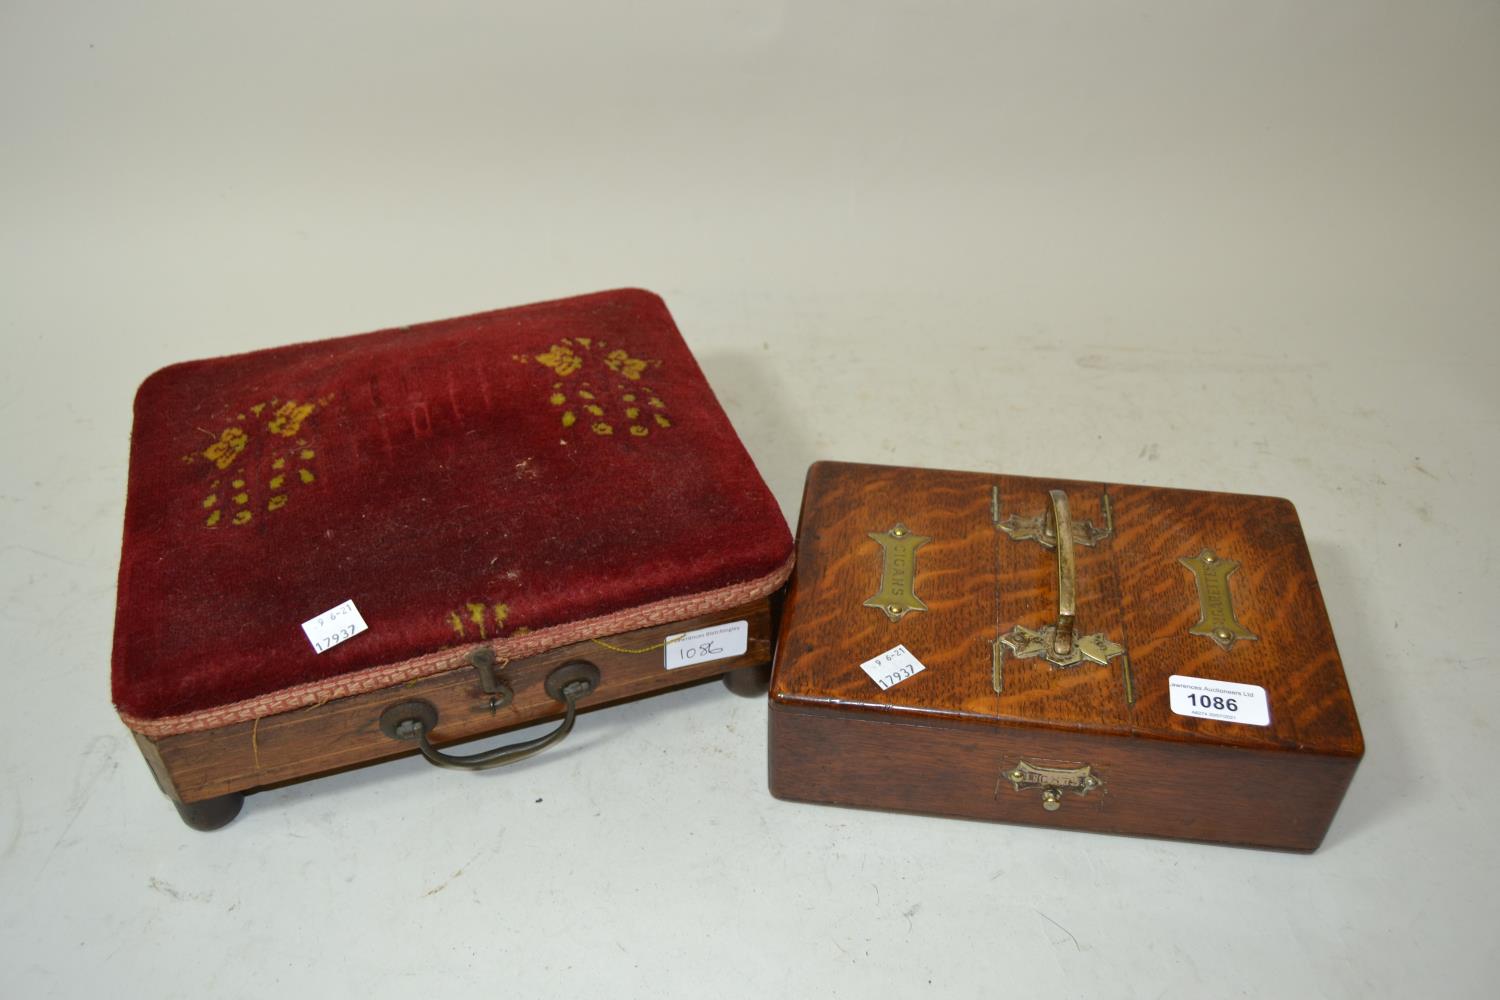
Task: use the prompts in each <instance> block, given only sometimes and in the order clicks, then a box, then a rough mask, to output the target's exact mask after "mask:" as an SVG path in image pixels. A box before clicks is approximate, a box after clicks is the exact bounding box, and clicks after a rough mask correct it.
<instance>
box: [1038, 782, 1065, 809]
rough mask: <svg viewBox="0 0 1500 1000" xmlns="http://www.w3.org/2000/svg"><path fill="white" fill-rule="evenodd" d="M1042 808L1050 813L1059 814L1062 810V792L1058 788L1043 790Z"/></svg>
mask: <svg viewBox="0 0 1500 1000" xmlns="http://www.w3.org/2000/svg"><path fill="white" fill-rule="evenodd" d="M1042 808H1043V809H1045V810H1047V811H1048V812H1057V810H1059V809H1061V808H1062V792H1061V791H1059V790H1058V789H1056V788H1044V789H1042Z"/></svg>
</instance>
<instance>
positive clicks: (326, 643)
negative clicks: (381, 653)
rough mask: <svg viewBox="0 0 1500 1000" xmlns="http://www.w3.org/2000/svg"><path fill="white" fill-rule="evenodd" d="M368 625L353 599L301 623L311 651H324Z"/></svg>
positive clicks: (356, 633) (361, 630) (355, 634)
mask: <svg viewBox="0 0 1500 1000" xmlns="http://www.w3.org/2000/svg"><path fill="white" fill-rule="evenodd" d="M369 627H370V626H368V625H366V624H365V619H364V617H363V616H362V615H361V614H360V613H359V609H358V608H356V607H355V606H354V601H353V600H348V601H345V602H344V603H343V604H340V605H339V606H338V607H336V608H329V609H328V610H327V611H325V612H323V613H322V614H321V615H319V616H318V617H316V618H309V619H308V620H307V621H305V622H303V623H302V631H304V632H306V633H307V641H308V642H310V643H312V648H313V652H315V653H326V652H328V651H329V650H330V649H332V648H333V647H334V646H337V645H338V644H339V643H341V642H343V641H344V640H345V639H352V638H354V637H355V636H357V635H359V634H360V633H361V632H363V631H364V630H365V629H367V628H369Z"/></svg>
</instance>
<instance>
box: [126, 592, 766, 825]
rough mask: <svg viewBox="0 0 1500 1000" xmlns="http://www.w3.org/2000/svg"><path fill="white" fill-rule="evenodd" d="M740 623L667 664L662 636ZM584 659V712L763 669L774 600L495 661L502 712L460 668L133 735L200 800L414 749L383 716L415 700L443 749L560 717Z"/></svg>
mask: <svg viewBox="0 0 1500 1000" xmlns="http://www.w3.org/2000/svg"><path fill="white" fill-rule="evenodd" d="M739 620H744V621H746V622H747V623H748V625H749V635H748V639H747V642H746V649H745V652H744V653H743V654H742V655H739V656H735V657H730V658H726V659H722V660H715V661H712V662H710V663H705V664H701V665H696V666H688V667H682V668H679V669H674V670H667V669H666V668H665V667H664V666H663V653H662V646H661V643H662V642H663V640H664V639H665V638H666V636H668V635H672V634H676V633H679V632H684V631H690V630H694V629H699V628H705V627H707V626H709V625H714V624H718V623H722V622H734V621H739ZM580 659H582V660H587V661H589V662H590V663H593V664H594V665H595V666H597V667H598V668H599V673H600V683H599V686H598V688H596V689H595V691H594V693H592V694H590V695H589V696H587V697H585V698H584V699H583V700H582V701H581V702H580V703H579V708H580V711H584V712H587V711H589V710H591V709H594V708H598V707H601V706H604V705H608V704H611V703H614V702H620V701H627V700H630V699H633V698H638V697H642V696H644V695H650V694H656V693H659V692H661V691H665V690H668V689H670V688H674V687H680V686H682V685H685V684H691V683H693V682H694V681H701V680H705V679H708V678H712V677H717V676H719V675H721V674H724V673H726V672H728V671H730V670H738V669H740V668H742V667H758V666H763V665H765V664H767V663H769V662H770V659H771V610H770V600H769V598H762V599H760V600H759V601H755V602H753V603H751V604H747V605H744V606H742V607H739V608H734V609H731V610H728V611H723V612H719V613H717V614H713V615H704V616H700V617H699V618H694V619H689V620H686V621H683V622H675V623H672V624H669V625H659V626H655V627H653V628H649V629H640V630H638V631H636V632H629V633H626V634H624V635H619V636H612V637H611V638H610V639H609V640H606V641H589V642H581V643H575V644H573V645H571V646H564V647H562V648H560V649H555V650H552V651H550V652H547V653H542V654H539V655H537V656H533V657H528V658H526V659H525V660H518V661H516V662H513V663H509V664H499V665H497V673H498V675H499V676H500V677H501V678H502V679H503V680H505V681H506V682H508V683H509V684H510V686H511V687H512V688H513V689H514V691H515V697H514V700H513V701H512V702H511V704H510V705H508V706H494V707H492V706H491V696H490V695H488V694H486V693H485V692H484V691H482V690H481V688H480V683H479V676H478V674H477V673H476V672H475V671H474V670H472V669H464V670H455V671H450V672H449V673H446V674H441V675H438V676H435V677H428V678H424V679H422V680H420V681H414V682H412V683H411V684H408V685H404V686H401V687H396V688H390V689H386V690H381V691H375V692H371V693H369V694H362V695H356V696H354V697H349V698H341V699H338V700H335V701H330V702H328V703H327V704H325V705H320V706H316V707H314V708H309V709H302V710H298V711H293V712H284V713H282V714H280V715H271V716H266V717H265V718H263V719H260V720H257V721H256V722H245V723H237V724H235V725H231V726H224V727H222V728H219V729H212V730H206V731H203V732H196V733H185V734H182V735H179V736H167V737H163V738H161V739H157V740H151V739H148V738H146V737H138V740H137V742H139V743H140V745H141V749H142V752H143V753H144V754H145V755H146V760H147V763H148V764H150V765H151V768H152V771H153V773H155V775H156V777H157V781H158V782H159V783H160V784H161V785H162V789H163V791H165V792H166V793H167V794H168V795H169V796H171V797H172V798H174V799H176V800H178V801H181V802H197V801H200V800H203V799H209V798H215V797H217V796H220V795H227V794H229V793H231V792H239V791H248V790H250V789H254V788H261V787H265V786H268V785H275V784H280V783H283V782H287V781H294V780H298V779H301V778H310V777H314V776H316V775H320V774H327V773H330V772H333V771H339V770H344V769H346V768H349V767H355V766H358V765H362V764H370V763H374V762H376V761H381V760H389V759H391V758H393V757H400V756H404V755H406V754H409V753H413V752H415V744H413V743H409V742H406V741H397V740H393V739H392V738H390V737H388V736H386V735H385V734H384V733H382V732H381V731H380V724H379V722H380V716H381V713H382V712H384V711H385V709H386V708H388V707H390V706H392V705H395V704H398V703H401V702H405V701H412V700H416V699H420V700H424V701H427V702H430V703H431V704H432V705H433V706H434V707H435V708H436V709H437V712H438V725H437V727H436V728H435V729H434V731H433V734H432V739H433V742H434V743H436V744H438V745H440V746H441V745H446V744H451V743H460V742H464V741H466V740H472V739H478V738H480V737H483V736H488V735H490V734H493V733H499V732H503V731H505V730H508V729H516V728H519V727H522V726H528V725H533V724H536V723H540V722H545V721H547V720H550V719H558V718H561V717H562V714H563V712H562V704H561V703H560V702H558V701H555V700H553V699H552V698H551V697H549V696H548V695H547V694H546V692H545V691H544V690H543V683H544V681H545V679H546V676H547V675H548V674H549V673H551V671H552V670H554V669H555V668H557V667H559V666H561V665H563V664H564V663H568V662H570V661H573V660H580ZM580 725H582V723H580Z"/></svg>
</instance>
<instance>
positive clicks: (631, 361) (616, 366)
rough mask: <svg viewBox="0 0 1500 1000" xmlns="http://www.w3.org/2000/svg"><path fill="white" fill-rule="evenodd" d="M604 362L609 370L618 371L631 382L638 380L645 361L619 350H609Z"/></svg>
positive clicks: (643, 369) (644, 366)
mask: <svg viewBox="0 0 1500 1000" xmlns="http://www.w3.org/2000/svg"><path fill="white" fill-rule="evenodd" d="M604 364H605V365H606V366H607V367H608V368H609V369H610V370H611V371H617V372H619V373H620V374H621V375H623V376H625V377H626V378H628V379H630V381H632V382H638V381H640V378H641V372H643V371H645V370H646V362H644V361H642V360H641V359H640V358H632V357H631V356H630V355H629V354H626V353H625V352H624V351H620V350H615V351H610V352H609V354H608V355H606V356H605V358H604Z"/></svg>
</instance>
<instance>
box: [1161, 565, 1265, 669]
mask: <svg viewBox="0 0 1500 1000" xmlns="http://www.w3.org/2000/svg"><path fill="white" fill-rule="evenodd" d="M1177 561H1178V562H1180V563H1182V565H1184V566H1186V567H1187V568H1188V569H1190V570H1192V572H1193V581H1194V582H1195V583H1196V584H1197V585H1198V624H1196V625H1194V626H1193V627H1192V628H1190V629H1188V633H1189V634H1190V635H1205V636H1208V637H1209V638H1210V639H1212V640H1213V641H1214V642H1216V643H1218V644H1219V648H1220V649H1223V650H1226V651H1227V650H1228V649H1229V647H1230V646H1233V645H1234V644H1235V641H1236V640H1239V639H1259V638H1260V636H1258V635H1256V634H1255V633H1254V632H1252V631H1250V630H1249V629H1248V628H1246V627H1245V626H1243V625H1241V624H1240V623H1239V620H1238V619H1236V618H1235V616H1234V601H1233V599H1232V598H1231V597H1230V596H1229V574H1231V573H1233V572H1234V571H1235V570H1237V569H1239V568H1240V564H1239V562H1238V561H1236V560H1234V559H1223V558H1220V557H1219V556H1216V555H1214V553H1213V550H1211V549H1204V550H1203V551H1202V552H1199V553H1198V554H1197V555H1195V556H1193V557H1192V558H1191V559H1188V558H1182V559H1179V560H1177Z"/></svg>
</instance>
